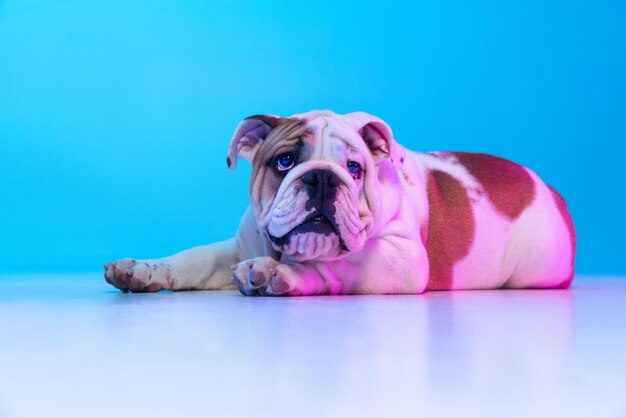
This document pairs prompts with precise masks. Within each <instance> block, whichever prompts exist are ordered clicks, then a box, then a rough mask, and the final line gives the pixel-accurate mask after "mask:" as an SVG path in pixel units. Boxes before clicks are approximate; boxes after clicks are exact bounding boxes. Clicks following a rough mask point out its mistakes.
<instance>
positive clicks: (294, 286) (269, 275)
mask: <svg viewBox="0 0 626 418" xmlns="http://www.w3.org/2000/svg"><path fill="white" fill-rule="evenodd" d="M231 268H232V271H233V279H234V281H235V283H236V284H237V286H238V287H239V291H241V293H242V294H244V295H246V296H257V295H260V296H263V295H268V296H310V295H336V294H338V293H339V292H340V290H341V286H340V283H339V281H338V280H337V278H336V277H335V275H334V273H333V272H332V271H331V270H329V269H326V268H325V266H324V265H323V264H319V263H310V264H309V263H298V262H280V261H277V260H275V259H273V258H271V257H257V258H253V259H250V260H245V261H242V262H240V263H238V264H234V265H233V266H232V267H231Z"/></svg>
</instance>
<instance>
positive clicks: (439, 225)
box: [426, 170, 475, 290]
mask: <svg viewBox="0 0 626 418" xmlns="http://www.w3.org/2000/svg"><path fill="white" fill-rule="evenodd" d="M426 190H427V193H428V202H429V212H430V219H429V224H428V240H427V245H426V249H427V252H428V262H429V264H430V276H429V279H428V285H427V286H426V290H448V289H450V288H451V287H452V283H453V267H454V264H455V263H456V262H457V261H459V260H461V259H463V258H464V257H465V256H466V255H467V254H468V253H469V250H470V247H471V245H472V242H473V241H474V229H475V224H474V212H473V211H472V206H471V204H470V201H469V198H468V196H467V191H466V190H465V188H464V187H463V185H462V184H461V182H460V181H458V180H457V179H455V178H454V177H452V176H451V175H450V174H448V173H444V172H443V171H438V170H433V171H432V172H430V173H429V174H428V179H427V183H426Z"/></svg>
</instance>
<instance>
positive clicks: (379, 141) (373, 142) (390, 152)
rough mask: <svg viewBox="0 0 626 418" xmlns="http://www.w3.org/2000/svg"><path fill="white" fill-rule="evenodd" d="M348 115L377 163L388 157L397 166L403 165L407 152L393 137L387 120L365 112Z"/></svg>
mask: <svg viewBox="0 0 626 418" xmlns="http://www.w3.org/2000/svg"><path fill="white" fill-rule="evenodd" d="M346 117H347V118H348V120H349V121H350V123H351V124H352V126H353V127H354V129H355V130H356V131H357V132H358V133H359V135H361V137H362V138H363V141H365V143H366V144H367V146H368V148H369V149H370V152H371V153H372V156H373V157H374V161H376V164H379V163H380V162H381V161H385V160H387V159H388V160H389V161H390V162H391V163H392V164H393V165H394V166H395V167H396V168H401V167H402V165H403V164H404V158H405V154H406V153H405V151H404V149H403V148H402V147H401V146H400V145H398V144H397V143H396V141H395V139H393V132H391V128H390V127H389V125H387V123H385V121H383V120H382V119H380V118H377V117H376V116H372V115H370V114H368V113H365V112H353V113H348V114H347V115H346Z"/></svg>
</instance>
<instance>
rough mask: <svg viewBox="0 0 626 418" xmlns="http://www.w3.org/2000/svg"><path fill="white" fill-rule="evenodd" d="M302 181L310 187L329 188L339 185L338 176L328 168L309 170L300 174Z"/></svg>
mask: <svg viewBox="0 0 626 418" xmlns="http://www.w3.org/2000/svg"><path fill="white" fill-rule="evenodd" d="M302 183H304V184H306V185H307V186H309V187H310V188H311V189H318V188H320V187H325V186H328V187H329V188H331V189H334V188H335V187H337V186H339V177H337V175H336V174H335V173H333V172H332V171H330V170H311V171H309V172H308V173H306V174H305V175H304V176H302Z"/></svg>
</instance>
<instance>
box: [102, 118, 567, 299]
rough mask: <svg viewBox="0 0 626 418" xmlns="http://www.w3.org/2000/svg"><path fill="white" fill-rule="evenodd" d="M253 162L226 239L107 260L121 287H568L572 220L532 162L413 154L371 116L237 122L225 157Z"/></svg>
mask: <svg viewBox="0 0 626 418" xmlns="http://www.w3.org/2000/svg"><path fill="white" fill-rule="evenodd" d="M238 158H244V159H246V160H249V161H250V162H251V163H252V166H253V171H252V177H251V179H250V203H251V204H250V207H249V208H248V210H247V211H246V213H245V215H244V217H243V219H242V221H241V225H240V227H239V231H238V232H237V235H236V237H234V238H232V239H229V240H227V241H224V242H220V243H215V244H211V245H207V246H203V247H196V248H192V249H190V250H187V251H183V252H181V253H179V254H175V255H173V256H170V257H166V258H162V259H156V260H133V259H129V258H127V259H122V260H119V261H117V262H113V263H110V264H108V265H107V266H105V269H106V273H105V277H106V280H107V281H108V282H109V283H111V284H112V285H113V286H115V287H117V288H119V289H122V290H124V291H126V290H131V291H133V292H155V291H158V290H161V289H172V290H201V289H206V290H209V289H234V288H235V286H236V287H238V288H239V290H240V291H241V293H243V294H244V295H290V296H295V295H324V294H332V295H334V294H385V293H421V292H424V291H426V290H453V289H497V288H566V287H568V286H569V285H570V283H571V281H572V278H573V275H574V255H575V241H576V239H575V231H574V225H573V223H572V219H571V217H570V214H569V212H568V210H567V207H566V204H565V201H564V200H563V198H561V196H560V195H559V194H558V193H557V192H556V191H555V190H554V189H552V188H551V187H550V186H548V185H546V184H545V183H544V182H543V181H542V180H541V179H540V178H539V177H538V176H537V175H536V174H535V173H534V172H533V171H531V170H529V169H527V168H525V167H522V166H520V165H518V164H515V163H513V162H510V161H507V160H504V159H501V158H498V157H493V156H490V155H486V154H469V153H462V152H435V153H417V152H412V151H409V150H406V149H405V148H403V147H402V146H401V145H399V144H398V143H397V142H396V141H395V140H394V138H393V134H392V132H391V129H390V128H389V126H388V125H387V124H386V123H385V122H384V121H382V120H381V119H378V118H376V117H374V116H371V115H368V114H367V113H362V112H356V113H349V114H347V115H337V114H335V113H333V112H330V111H312V112H308V113H304V114H300V115H294V116H291V117H288V118H282V117H277V116H270V115H257V116H251V117H249V118H247V119H245V120H243V121H242V122H241V123H240V124H239V126H238V127H237V130H236V132H235V134H234V136H233V138H232V141H231V143H230V147H229V151H228V158H227V162H228V166H229V167H230V168H232V169H234V168H235V165H236V163H237V159H238Z"/></svg>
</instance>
